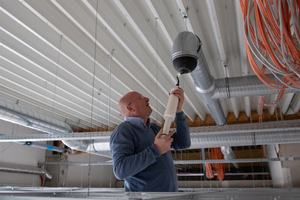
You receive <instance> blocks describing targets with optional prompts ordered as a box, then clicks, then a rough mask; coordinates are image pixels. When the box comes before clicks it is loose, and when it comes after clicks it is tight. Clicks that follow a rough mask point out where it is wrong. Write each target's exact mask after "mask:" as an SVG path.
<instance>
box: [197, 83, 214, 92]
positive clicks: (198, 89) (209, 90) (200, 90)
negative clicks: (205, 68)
mask: <svg viewBox="0 0 300 200" xmlns="http://www.w3.org/2000/svg"><path fill="white" fill-rule="evenodd" d="M214 89H215V84H212V86H211V87H210V88H208V89H207V90H202V89H201V88H199V87H198V86H196V90H197V91H198V92H199V93H201V94H206V93H209V92H211V91H213V90H214Z"/></svg>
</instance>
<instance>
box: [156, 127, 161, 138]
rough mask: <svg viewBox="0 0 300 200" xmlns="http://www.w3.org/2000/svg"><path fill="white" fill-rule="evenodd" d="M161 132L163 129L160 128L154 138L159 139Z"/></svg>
mask: <svg viewBox="0 0 300 200" xmlns="http://www.w3.org/2000/svg"><path fill="white" fill-rule="evenodd" d="M162 132H163V129H162V128H161V129H160V131H159V132H158V133H157V134H156V138H160V136H161V134H162Z"/></svg>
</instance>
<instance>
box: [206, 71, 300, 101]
mask: <svg viewBox="0 0 300 200" xmlns="http://www.w3.org/2000/svg"><path fill="white" fill-rule="evenodd" d="M265 76H267V77H268V78H269V79H270V80H272V81H274V82H276V78H275V76H273V75H272V74H266V75H265ZM278 77H280V78H281V80H283V76H281V75H278ZM214 91H215V92H214V94H213V95H212V96H211V98H212V99H223V98H233V97H245V96H263V95H270V94H278V93H279V91H278V90H276V89H273V88H270V87H269V86H267V85H265V84H264V83H263V82H262V81H261V80H260V79H259V78H258V77H257V76H256V75H254V76H241V77H232V78H228V79H224V78H222V79H215V90H214ZM296 92H299V90H296V89H293V88H286V89H285V91H284V93H296Z"/></svg>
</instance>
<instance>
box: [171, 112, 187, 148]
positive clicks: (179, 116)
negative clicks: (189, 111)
mask: <svg viewBox="0 0 300 200" xmlns="http://www.w3.org/2000/svg"><path fill="white" fill-rule="evenodd" d="M175 123H176V125H177V128H176V133H175V134H174V135H173V139H174V140H173V142H172V145H171V147H172V148H173V149H176V150H180V149H187V148H189V147H190V146H191V138H190V131H189V124H188V123H187V120H186V118H185V117H184V114H183V112H181V113H176V119H175Z"/></svg>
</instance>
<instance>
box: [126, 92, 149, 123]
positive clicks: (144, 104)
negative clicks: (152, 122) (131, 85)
mask: <svg viewBox="0 0 300 200" xmlns="http://www.w3.org/2000/svg"><path fill="white" fill-rule="evenodd" d="M130 99H131V101H130V102H129V103H128V105H129V106H130V107H131V108H133V109H134V110H135V115H136V116H137V117H141V118H143V119H144V118H148V117H149V116H150V115H151V113H152V108H151V107H150V105H149V99H148V98H147V97H144V96H143V95H141V94H140V93H138V92H135V93H133V94H132V95H131V97H130Z"/></svg>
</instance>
